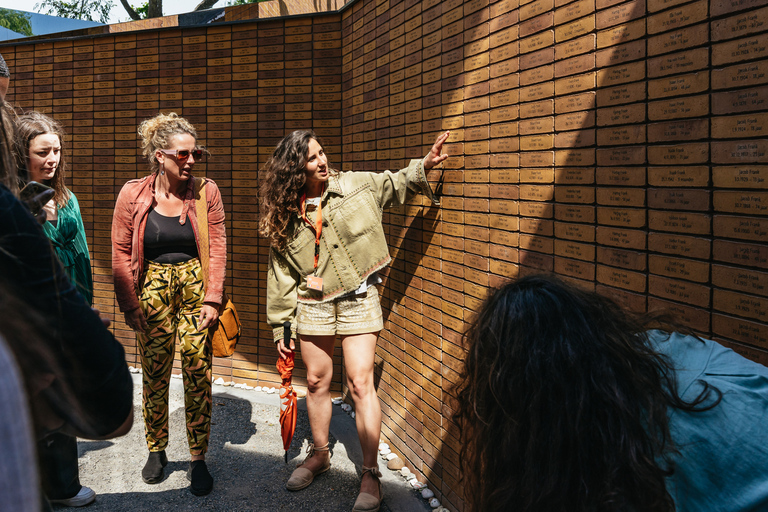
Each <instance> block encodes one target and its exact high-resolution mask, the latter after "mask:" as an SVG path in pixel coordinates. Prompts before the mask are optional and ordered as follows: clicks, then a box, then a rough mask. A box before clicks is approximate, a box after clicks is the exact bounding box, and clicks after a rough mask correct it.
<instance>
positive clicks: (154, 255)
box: [144, 208, 197, 263]
mask: <svg viewBox="0 0 768 512" xmlns="http://www.w3.org/2000/svg"><path fill="white" fill-rule="evenodd" d="M192 258H197V244H196V243H195V232H194V231H193V229H192V223H191V222H185V223H184V224H183V225H182V224H179V216H176V217H166V216H164V215H160V214H159V213H157V212H156V211H155V209H154V208H152V209H151V210H149V216H148V217H147V226H146V228H145V229H144V259H147V260H150V261H154V262H157V263H181V262H183V261H189V260H191V259H192Z"/></svg>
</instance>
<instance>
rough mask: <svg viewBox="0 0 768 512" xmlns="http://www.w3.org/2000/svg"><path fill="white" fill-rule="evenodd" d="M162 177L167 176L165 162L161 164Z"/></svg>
mask: <svg viewBox="0 0 768 512" xmlns="http://www.w3.org/2000/svg"><path fill="white" fill-rule="evenodd" d="M160 165H161V167H160V176H165V162H163V163H161V164H160Z"/></svg>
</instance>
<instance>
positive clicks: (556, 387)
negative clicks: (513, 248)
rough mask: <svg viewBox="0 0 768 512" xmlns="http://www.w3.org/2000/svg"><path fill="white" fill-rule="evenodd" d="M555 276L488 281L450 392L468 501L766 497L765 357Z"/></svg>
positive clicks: (539, 504) (496, 505) (557, 507)
mask: <svg viewBox="0 0 768 512" xmlns="http://www.w3.org/2000/svg"><path fill="white" fill-rule="evenodd" d="M684 332H685V329H683V328H681V327H679V326H675V325H674V324H671V323H670V322H669V321H668V320H665V318H664V317H662V316H659V315H645V316H635V315H633V314H630V313H628V312H626V311H624V310H622V309H621V308H620V307H619V306H618V305H616V304H615V303H614V302H613V301H611V300H609V299H607V298H605V297H603V296H601V295H598V294H597V293H594V292H589V291H585V290H582V289H580V288H576V287H574V286H572V285H568V284H565V283H563V282H561V281H559V280H558V279H556V278H554V277H548V276H529V277H525V278H522V279H519V280H517V281H514V282H512V283H510V284H507V285H505V286H503V287H502V288H500V289H498V290H496V291H495V292H493V293H491V295H490V297H489V298H488V299H487V300H486V302H485V303H484V305H483V307H482V308H481V310H480V312H479V313H478V315H477V317H476V319H475V320H474V321H473V322H472V324H471V326H470V328H469V329H468V331H467V333H466V335H465V344H466V348H467V350H468V352H467V357H466V360H465V367H464V369H463V371H462V374H461V380H460V384H459V385H458V387H457V389H456V392H457V398H458V408H457V411H456V412H455V415H454V420H455V421H456V422H457V423H458V424H459V425H460V427H461V428H462V436H461V441H462V460H463V475H464V478H465V480H466V481H465V483H464V492H465V503H466V508H465V510H468V511H470V512H474V511H483V512H488V511H502V510H504V511H506V510H516V511H521V512H531V511H542V512H543V511H546V512H557V511H569V512H587V511H589V512H593V511H615V510H616V511H632V512H644V511H648V512H664V511H672V510H681V511H717V512H731V511H732V512H736V511H759V510H768V429H766V423H767V422H768V368H766V367H764V366H762V365H760V364H757V363H754V362H752V361H749V360H747V359H745V358H743V357H741V356H739V355H738V354H736V353H735V352H733V351H732V350H730V349H727V348H725V347H723V346H722V345H719V344H718V343H715V342H714V341H709V340H703V339H700V338H698V337H695V336H693V335H691V334H685V333H684Z"/></svg>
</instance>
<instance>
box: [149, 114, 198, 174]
mask: <svg viewBox="0 0 768 512" xmlns="http://www.w3.org/2000/svg"><path fill="white" fill-rule="evenodd" d="M180 133H188V134H189V135H191V136H192V137H194V138H195V140H197V131H196V130H195V127H194V126H192V123H190V122H189V121H187V120H186V119H184V118H183V117H180V116H179V115H178V114H176V112H171V113H170V114H163V113H160V114H157V115H156V116H155V117H152V118H150V119H145V120H144V121H142V123H141V124H140V125H139V137H141V152H142V154H143V155H144V158H146V159H147V162H149V168H150V169H151V170H152V172H155V171H157V170H158V169H159V168H160V163H159V162H158V161H157V157H156V156H155V152H156V151H157V150H158V149H168V145H169V142H168V140H169V139H170V138H171V137H173V136H174V135H178V134H180Z"/></svg>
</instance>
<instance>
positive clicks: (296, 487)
mask: <svg viewBox="0 0 768 512" xmlns="http://www.w3.org/2000/svg"><path fill="white" fill-rule="evenodd" d="M328 444H329V443H326V444H325V446H315V445H314V444H313V443H309V446H308V447H307V454H308V455H307V457H306V458H305V459H304V462H302V463H301V465H299V467H297V468H296V469H295V470H293V473H291V478H289V479H288V481H287V482H286V483H285V488H286V489H288V490H289V491H300V490H302V489H304V488H305V487H308V486H309V484H311V483H312V481H313V480H314V479H315V477H316V476H317V475H319V474H320V473H325V472H326V471H328V470H329V469H331V458H330V457H328V459H327V460H326V461H325V464H323V465H322V466H321V467H320V469H318V470H317V471H314V472H313V471H311V470H309V469H307V468H305V467H303V466H304V464H306V463H307V461H308V460H309V459H311V458H312V456H313V455H314V454H315V452H327V451H330V448H329V446H328Z"/></svg>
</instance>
